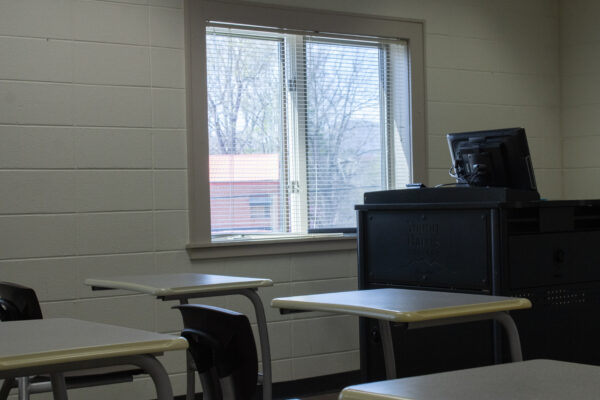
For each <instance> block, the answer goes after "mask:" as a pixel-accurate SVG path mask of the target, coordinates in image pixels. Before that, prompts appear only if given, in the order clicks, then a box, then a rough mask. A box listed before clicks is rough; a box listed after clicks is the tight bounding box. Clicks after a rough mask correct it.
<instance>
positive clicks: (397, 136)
mask: <svg viewBox="0 0 600 400" xmlns="http://www.w3.org/2000/svg"><path fill="white" fill-rule="evenodd" d="M386 48H387V52H388V57H389V61H388V68H389V69H388V76H389V79H390V81H389V84H388V86H387V99H388V107H389V110H390V114H389V118H390V119H389V121H388V122H389V124H390V125H389V137H388V151H389V152H390V156H391V159H392V162H391V164H390V166H391V168H393V172H394V174H393V176H394V179H393V180H392V181H390V189H400V188H404V187H405V186H406V184H407V183H411V182H412V181H413V179H412V168H411V166H412V151H411V149H412V143H411V131H412V127H411V119H410V115H411V105H410V64H409V59H408V46H407V44H406V43H402V42H400V43H397V44H394V45H390V46H387V47H386Z"/></svg>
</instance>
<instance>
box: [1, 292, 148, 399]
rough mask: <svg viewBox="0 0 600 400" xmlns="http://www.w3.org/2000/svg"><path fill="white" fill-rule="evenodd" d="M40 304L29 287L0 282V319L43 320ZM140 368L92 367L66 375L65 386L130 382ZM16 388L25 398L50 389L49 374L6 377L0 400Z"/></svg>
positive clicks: (70, 387) (139, 372) (72, 387)
mask: <svg viewBox="0 0 600 400" xmlns="http://www.w3.org/2000/svg"><path fill="white" fill-rule="evenodd" d="M42 318H43V316H42V310H41V308H40V303H39V301H38V298H37V296H36V294H35V291H34V290H33V289H31V288H28V287H25V286H22V285H18V284H16V283H10V282H0V321H23V320H30V319H42ZM141 373H143V371H142V370H141V369H138V368H131V367H128V366H118V367H107V368H93V369H89V370H84V371H74V372H69V373H67V374H65V384H66V386H67V389H74V388H81V387H89V386H98V385H107V384H113V383H122V382H131V381H132V380H133V376H134V375H137V374H141ZM16 387H18V388H19V399H28V398H29V394H30V393H42V392H51V391H52V386H51V384H50V377H49V376H45V375H41V376H34V377H23V378H18V379H5V380H4V382H3V383H2V387H1V388H0V400H6V399H7V397H8V395H9V393H10V391H11V390H12V389H13V388H16Z"/></svg>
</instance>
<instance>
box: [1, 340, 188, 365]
mask: <svg viewBox="0 0 600 400" xmlns="http://www.w3.org/2000/svg"><path fill="white" fill-rule="evenodd" d="M187 348H188V342H187V340H185V339H184V338H182V337H175V338H173V339H164V340H155V341H149V342H143V343H139V344H138V343H127V344H113V345H108V346H102V345H100V346H94V347H89V348H87V349H86V350H85V351H80V350H78V349H65V350H58V351H48V352H44V353H39V354H23V355H19V356H14V357H6V358H4V359H2V360H0V371H6V370H11V369H17V368H27V367H37V366H41V365H53V364H63V363H69V362H78V361H86V360H94V359H99V358H113V357H123V356H131V355H138V354H153V353H162V352H165V351H173V350H183V349H187Z"/></svg>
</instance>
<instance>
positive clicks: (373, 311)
mask: <svg viewBox="0 0 600 400" xmlns="http://www.w3.org/2000/svg"><path fill="white" fill-rule="evenodd" d="M271 306H273V307H278V308H281V309H282V313H285V312H289V311H288V310H302V311H328V312H333V313H339V314H350V315H357V316H359V317H366V318H373V319H376V320H378V321H379V326H380V331H381V343H382V345H383V354H384V362H385V370H386V377H387V378H388V379H393V378H396V377H397V375H396V361H395V359H394V347H393V343H392V334H391V327H390V324H392V323H400V324H404V325H405V326H406V328H407V329H416V328H427V327H432V326H440V325H451V324H457V323H463V322H471V321H479V320H486V319H492V320H495V321H498V322H499V323H500V324H502V326H504V328H505V330H506V333H507V336H508V340H509V344H510V350H511V357H512V359H513V361H520V360H522V356H521V344H520V341H519V333H518V332H517V327H516V326H515V323H514V321H513V320H512V318H511V317H510V315H509V314H508V313H507V311H510V310H517V309H522V308H530V307H531V302H530V301H529V300H527V299H519V298H513V297H500V296H486V295H476V294H465V293H456V292H433V291H425V290H408V289H370V290H354V291H349V292H337V293H323V294H315V295H308V296H294V297H281V298H275V299H273V300H272V302H271Z"/></svg>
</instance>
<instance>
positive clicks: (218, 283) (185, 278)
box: [84, 273, 273, 297]
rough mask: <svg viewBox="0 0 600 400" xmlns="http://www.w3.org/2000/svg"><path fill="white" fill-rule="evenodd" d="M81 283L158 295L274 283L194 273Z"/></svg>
mask: <svg viewBox="0 0 600 400" xmlns="http://www.w3.org/2000/svg"><path fill="white" fill-rule="evenodd" d="M84 283H85V284H86V285H89V286H96V287H100V288H105V289H124V290H131V291H134V292H140V293H146V294H151V295H153V296H157V297H161V296H179V295H193V294H195V293H206V292H215V291H220V290H233V289H252V288H258V287H263V286H273V281H272V280H270V279H261V278H247V277H241V276H227V275H210V274H193V273H173V274H155V275H130V276H116V277H114V278H89V279H86V280H85V281H84Z"/></svg>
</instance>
